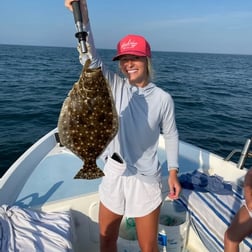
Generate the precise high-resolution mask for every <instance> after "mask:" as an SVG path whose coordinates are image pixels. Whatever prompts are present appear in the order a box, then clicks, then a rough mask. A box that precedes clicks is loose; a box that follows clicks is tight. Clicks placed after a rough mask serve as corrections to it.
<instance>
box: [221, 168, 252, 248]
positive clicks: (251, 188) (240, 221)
mask: <svg viewBox="0 0 252 252" xmlns="http://www.w3.org/2000/svg"><path fill="white" fill-rule="evenodd" d="M244 198H245V200H244V202H243V206H242V207H241V208H240V210H239V211H238V212H237V213H236V215H235V217H234V219H233V220H232V222H231V225H230V227H229V228H228V229H227V231H226V232H225V236H224V245H225V249H224V251H225V252H238V251H239V244H240V242H242V240H243V239H244V238H246V236H249V235H251V234H252V167H251V168H250V170H248V172H247V174H246V176H245V180H244Z"/></svg>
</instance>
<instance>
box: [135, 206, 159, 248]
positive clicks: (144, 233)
mask: <svg viewBox="0 0 252 252" xmlns="http://www.w3.org/2000/svg"><path fill="white" fill-rule="evenodd" d="M159 213H160V206H159V207H158V208H157V209H155V210H154V211H153V212H151V213H150V214H148V215H146V216H144V217H138V218H135V221H136V228H137V237H138V242H139V246H140V248H141V251H142V252H158V243H157V233H158V223H159Z"/></svg>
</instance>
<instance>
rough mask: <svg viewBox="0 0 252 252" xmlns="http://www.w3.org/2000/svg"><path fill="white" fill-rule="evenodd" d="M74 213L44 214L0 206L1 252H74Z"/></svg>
mask: <svg viewBox="0 0 252 252" xmlns="http://www.w3.org/2000/svg"><path fill="white" fill-rule="evenodd" d="M72 226H73V225H72V217H71V211H64V212H42V211H39V210H32V209H28V208H21V207H19V206H7V205H2V206H0V250H1V251H13V252H15V251H19V252H27V251H29V252H38V251H41V252H42V251H54V252H66V251H68V252H70V251H73V249H72V241H73V233H72Z"/></svg>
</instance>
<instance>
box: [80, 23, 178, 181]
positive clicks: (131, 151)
mask: <svg viewBox="0 0 252 252" xmlns="http://www.w3.org/2000/svg"><path fill="white" fill-rule="evenodd" d="M85 30H86V31H87V32H88V40H87V43H88V48H89V49H88V50H89V57H90V58H91V59H92V63H91V67H92V68H95V67H99V66H101V67H102V71H103V74H104V76H105V77H106V78H107V80H108V82H109V84H110V85H111V90H112V94H113V97H114V101H115V106H116V110H117V113H118V117H119V130H118V133H117V135H116V136H115V138H114V139H113V140H112V141H111V143H110V144H109V145H108V147H107V148H106V150H105V151H104V153H103V155H102V156H108V155H109V156H111V155H112V154H113V153H114V152H117V153H119V154H120V156H121V157H122V158H123V160H124V161H125V162H126V164H127V169H129V171H130V172H132V174H135V173H139V174H142V175H147V176H158V174H160V164H159V161H158V156H157V149H158V142H159V136H160V133H162V134H163V137H164V140H165V149H166V154H167V162H168V168H169V169H171V168H178V167H179V165H178V149H179V141H178V131H177V127H176V122H175V112H174V102H173V99H172V97H171V95H170V94H169V93H167V92H165V91H164V90H162V89H161V88H159V87H157V86H156V85H155V84H154V83H152V82H150V83H149V84H148V85H147V86H145V87H143V88H140V87H136V86H133V85H131V84H130V83H129V82H128V79H127V78H122V77H120V76H119V75H118V74H116V73H113V72H111V71H109V70H108V69H107V68H106V66H104V64H103V62H102V60H101V58H100V57H99V55H98V53H97V51H96V49H95V46H94V42H93V37H92V32H91V29H90V25H87V26H86V27H85ZM85 57H86V56H84V58H85ZM80 61H81V62H82V57H81V55H80ZM82 63H84V62H82Z"/></svg>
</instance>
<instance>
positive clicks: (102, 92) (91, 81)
mask: <svg viewBox="0 0 252 252" xmlns="http://www.w3.org/2000/svg"><path fill="white" fill-rule="evenodd" d="M89 65H90V60H87V62H86V64H85V65H84V67H83V69H82V72H81V75H80V78H79V80H78V81H77V82H76V83H75V84H74V85H73V88H72V89H71V90H70V92H69V93H68V96H67V98H66V99H65V101H64V103H63V105H62V108H61V111H60V115H59V119H58V131H59V138H60V142H61V144H63V145H64V146H65V147H67V148H68V149H69V150H71V151H72V152H73V153H74V154H76V155H77V156H78V157H79V158H81V159H82V160H83V161H84V164H83V167H82V168H81V169H80V171H79V172H78V173H77V174H76V175H75V177H74V178H83V179H95V178H99V177H102V176H103V175H104V173H103V172H102V170H101V169H99V168H98V167H97V165H96V159H97V157H98V156H100V155H101V153H102V152H103V151H104V149H105V148H106V147H107V145H108V144H109V143H110V142H111V140H112V139H113V138H114V136H115V135H116V134H117V131H118V116H117V113H116V109H115V104H114V100H113V96H112V93H111V89H110V86H109V84H108V82H107V80H106V79H105V77H104V75H103V73H102V71H101V68H100V67H99V68H94V69H92V68H89Z"/></svg>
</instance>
